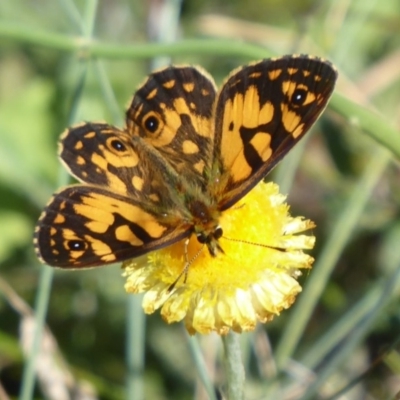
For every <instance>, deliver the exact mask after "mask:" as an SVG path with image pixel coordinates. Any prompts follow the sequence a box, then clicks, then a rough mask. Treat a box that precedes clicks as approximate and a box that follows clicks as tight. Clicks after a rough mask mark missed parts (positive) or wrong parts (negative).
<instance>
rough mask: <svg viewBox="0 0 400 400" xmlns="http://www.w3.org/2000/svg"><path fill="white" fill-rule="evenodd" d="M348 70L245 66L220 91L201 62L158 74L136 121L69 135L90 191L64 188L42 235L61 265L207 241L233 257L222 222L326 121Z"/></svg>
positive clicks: (72, 165)
mask: <svg viewBox="0 0 400 400" xmlns="http://www.w3.org/2000/svg"><path fill="white" fill-rule="evenodd" d="M336 79H337V72H336V70H335V68H334V67H333V66H332V64H331V63H330V62H328V61H326V60H323V59H320V58H316V57H312V56H307V55H299V56H297V55H289V56H284V57H281V58H274V59H264V60H262V61H258V62H254V63H252V64H249V65H246V66H244V67H241V68H238V69H236V70H234V71H233V72H232V73H231V74H230V75H229V76H228V78H227V79H226V80H225V82H224V83H223V85H222V87H221V88H220V90H217V88H216V86H215V83H214V81H213V79H212V77H211V76H209V75H208V73H207V72H205V71H204V70H202V69H201V68H199V67H192V66H169V67H167V68H165V69H162V70H159V71H156V72H153V73H152V74H150V75H149V76H148V78H147V79H146V81H145V82H144V84H143V85H142V86H141V87H139V89H138V90H137V92H136V93H135V95H134V97H133V99H132V101H131V104H130V106H129V108H128V110H127V112H126V126H125V127H124V128H122V129H121V128H117V127H115V126H112V125H109V124H107V123H97V122H93V123H92V122H88V123H82V124H80V125H77V126H74V127H72V128H69V129H67V130H66V131H65V132H64V133H63V134H62V135H61V138H60V141H59V157H60V159H61V161H62V162H63V163H64V164H65V166H66V167H67V168H68V169H69V171H70V173H71V174H72V175H73V176H74V177H75V178H76V179H77V180H78V181H80V182H82V183H81V184H75V185H71V186H67V187H65V188H62V189H61V190H59V191H58V192H56V193H55V194H54V195H53V197H52V198H51V199H50V201H49V203H48V204H47V206H46V207H45V209H44V211H43V212H42V214H41V216H40V218H39V221H38V224H37V227H36V229H35V235H34V245H35V250H36V254H37V256H38V258H39V259H40V260H41V261H42V262H43V263H47V264H49V265H52V266H57V267H62V268H75V269H76V268H84V267H93V266H100V265H105V264H110V263H115V262H119V261H123V260H127V259H131V258H135V257H138V256H140V255H143V254H146V253H149V252H151V251H153V250H156V249H160V248H163V247H166V246H168V245H170V244H172V243H175V242H178V241H180V240H182V239H185V238H189V237H190V236H191V235H195V236H196V237H197V240H198V241H199V242H200V243H202V244H204V246H205V247H206V248H207V249H208V251H209V253H210V254H211V255H212V256H217V255H218V254H221V253H223V248H222V247H221V245H220V242H219V239H220V238H221V237H222V236H223V228H224V227H223V226H221V225H220V223H219V220H220V216H221V215H222V213H223V212H224V210H226V209H228V208H230V207H232V206H233V205H234V204H235V203H236V202H237V201H238V200H239V199H241V198H242V197H243V196H244V195H245V194H246V193H248V192H249V191H250V190H251V189H252V188H253V187H254V186H255V185H256V184H257V183H258V182H259V181H260V180H262V179H263V178H264V177H265V176H266V175H267V174H268V173H269V172H270V171H271V170H272V169H273V168H274V166H275V165H276V164H277V163H278V162H279V161H280V160H281V159H282V158H283V157H284V156H285V155H286V154H287V153H288V152H289V151H290V149H291V148H292V147H293V146H294V145H295V144H296V143H298V141H299V140H300V139H301V138H302V137H303V136H304V135H305V133H306V132H307V131H308V130H309V129H310V127H311V126H312V125H313V124H314V122H315V121H316V119H317V118H318V117H319V116H320V114H321V113H322V111H323V110H324V108H325V107H326V105H327V102H328V100H329V98H330V96H331V94H332V92H333V89H334V86H335V82H336Z"/></svg>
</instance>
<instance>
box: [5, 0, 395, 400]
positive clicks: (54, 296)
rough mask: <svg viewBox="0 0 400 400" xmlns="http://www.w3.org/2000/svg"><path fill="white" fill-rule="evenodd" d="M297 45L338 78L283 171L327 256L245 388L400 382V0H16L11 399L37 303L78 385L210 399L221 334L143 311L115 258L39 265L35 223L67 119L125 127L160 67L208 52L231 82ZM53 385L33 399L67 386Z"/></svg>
mask: <svg viewBox="0 0 400 400" xmlns="http://www.w3.org/2000/svg"><path fill="white" fill-rule="evenodd" d="M164 6H165V7H166V8H165V9H164V12H163V11H162V10H163V8H162V7H164ZM154 15H155V17H154V19H151V16H154ZM152 21H153V22H152ZM154 21H155V22H154ZM162 21H164V22H162ZM157 31H158V32H159V35H158V37H157ZM287 53H310V54H315V55H319V56H325V57H327V58H328V59H330V60H331V61H332V62H334V63H335V64H336V65H337V67H338V69H339V73H340V80H339V83H338V88H337V92H336V93H335V95H334V96H333V99H332V101H331V103H330V106H329V108H328V110H327V111H326V112H325V114H324V116H323V118H321V120H320V121H319V123H318V124H317V126H316V128H315V129H314V130H313V133H312V134H310V135H309V137H308V139H307V140H306V141H305V142H306V143H304V144H303V145H299V146H298V148H296V149H295V150H294V151H293V152H292V153H291V154H290V155H289V156H288V157H287V158H286V159H285V160H284V162H283V163H282V164H281V165H280V166H279V168H277V169H276V171H274V173H273V174H272V175H273V176H270V177H268V179H274V180H277V181H278V182H280V184H281V189H282V191H283V192H284V193H289V203H290V204H291V206H292V212H293V214H294V215H297V214H298V215H304V216H306V217H307V218H310V219H312V220H314V221H316V223H317V225H318V227H317V229H316V230H315V235H316V236H317V248H316V249H315V250H314V251H313V256H314V257H315V258H316V260H317V262H316V264H315V267H314V269H313V270H312V271H311V272H310V273H309V274H307V275H306V276H304V277H302V283H303V284H304V291H303V293H302V294H301V295H300V296H299V299H298V301H297V302H296V304H295V306H294V307H293V308H292V309H290V310H289V311H286V312H284V313H283V314H282V316H280V317H279V318H276V319H275V321H273V322H272V323H270V324H268V325H262V326H259V328H258V329H257V330H256V332H255V333H252V334H244V335H242V338H241V339H242V345H243V358H244V363H245V367H246V375H247V381H246V395H247V397H246V398H248V399H266V398H271V399H277V398H279V399H289V398H291V399H300V398H311V399H313V398H324V399H325V398H334V397H335V395H336V394H337V393H339V392H340V391H341V390H343V392H344V393H345V394H344V396H347V397H344V398H348V399H356V400H357V399H363V398H366V397H368V398H371V399H392V398H394V396H395V394H396V393H398V392H399V391H400V378H399V371H400V358H399V353H398V351H399V345H398V339H399V332H400V313H399V289H400V286H399V271H400V269H399V266H400V250H399V245H398V243H399V241H400V223H399V218H398V216H399V210H400V208H399V202H400V179H399V178H400V174H399V168H398V164H397V161H395V160H396V159H398V157H400V133H399V130H398V125H399V123H400V121H399V118H398V115H399V114H400V106H399V104H400V68H399V65H400V3H399V2H398V1H397V0H387V1H385V2H383V1H381V2H378V1H375V0H374V1H373V0H366V1H362V0H356V1H347V0H339V1H335V0H329V1H325V2H319V1H311V0H309V1H308V0H304V1H302V0H295V1H288V0H285V1H276V0H255V1H251V2H250V1H249V2H247V1H246V2H245V1H238V0H235V1H230V2H225V1H222V0H218V1H211V0H206V1H199V0H187V1H183V2H182V3H181V2H179V1H177V0H170V1H138V0H130V1H129V0H118V1H107V0H99V1H95V0H59V1H53V0H36V1H30V0H2V1H1V2H0V293H1V294H2V295H3V296H1V297H0V383H1V386H0V398H1V394H2V392H1V390H4V392H6V393H8V395H9V396H10V397H11V398H16V397H17V396H18V394H21V398H26V399H28V398H31V397H30V390H31V387H32V386H30V384H31V383H32V382H31V381H30V379H31V377H32V376H33V375H32V371H33V370H32V368H31V367H32V364H31V359H29V358H25V356H24V355H23V353H22V350H21V347H23V346H25V347H26V346H28V345H29V343H28V342H29V340H32V339H34V338H35V335H34V333H33V331H29V330H27V326H28V323H29V315H30V311H29V308H28V305H30V306H31V307H33V308H35V307H36V308H37V311H38V313H39V318H41V317H42V318H44V316H45V315H46V321H47V324H48V328H49V329H50V331H51V332H52V334H53V335H54V338H55V340H56V341H57V343H58V346H59V347H58V348H52V351H51V352H50V353H51V355H52V357H54V359H55V360H56V361H57V365H59V367H60V370H61V371H63V374H64V375H63V376H64V378H65V377H66V376H67V375H66V374H68V373H70V374H71V376H72V377H73V378H72V379H71V382H72V383H70V392H71V393H72V392H73V391H74V390H76V385H77V381H78V380H79V381H85V382H90V385H91V387H92V390H93V391H94V392H95V393H97V394H96V395H94V396H97V397H98V398H101V399H122V398H125V396H127V394H126V392H127V393H128V394H129V398H131V399H135V398H136V399H140V398H142V390H143V393H144V394H143V398H146V399H172V398H173V399H191V398H196V399H202V398H208V397H207V395H206V394H204V389H203V386H202V383H201V378H200V377H201V376H202V372H204V371H206V373H207V374H208V375H209V377H210V379H211V380H213V381H214V382H215V384H216V387H218V388H222V389H223V385H224V371H223V368H222V366H221V361H220V359H221V358H220V355H221V345H220V341H219V339H218V338H216V337H214V336H213V335H211V336H209V337H205V338H198V339H199V340H193V339H190V340H189V339H188V338H187V336H186V335H185V334H184V332H183V329H182V327H180V326H179V325H175V326H165V324H164V323H163V322H162V321H161V319H160V317H159V316H158V315H153V316H150V317H146V320H144V318H143V317H142V312H141V311H140V306H139V307H138V304H139V303H140V299H139V296H137V298H136V297H135V298H134V297H133V296H127V295H126V294H125V293H124V290H123V279H122V278H121V270H120V268H119V267H118V266H115V267H108V268H102V269H95V270H90V271H84V272H79V273H77V272H65V271H58V270H57V271H54V270H53V269H50V268H48V267H45V266H42V265H39V263H38V261H37V260H36V258H35V255H34V252H33V247H32V233H33V230H34V226H35V223H36V220H37V218H38V216H39V214H40V211H41V210H42V208H43V206H44V205H45V204H46V202H47V201H48V199H49V198H50V196H51V194H52V193H53V191H55V190H56V189H57V188H58V187H59V186H61V185H65V184H67V183H68V182H69V178H68V176H67V173H66V172H65V171H64V169H63V167H62V166H61V165H60V163H59V162H58V160H57V157H56V143H57V140H58V137H59V135H60V133H61V132H62V131H63V130H64V129H65V128H66V127H67V126H68V125H70V124H72V123H76V122H78V121H81V120H106V121H108V122H111V123H116V124H121V123H122V122H121V121H123V110H124V107H125V105H126V104H127V102H128V100H129V98H130V97H131V96H132V94H133V93H134V91H135V88H136V87H137V86H138V85H139V84H140V82H141V81H142V80H143V79H144V77H145V76H146V74H147V73H148V71H149V69H151V68H154V67H156V66H158V65H162V63H163V62H173V63H194V64H199V65H201V66H203V67H204V68H206V69H207V70H208V71H209V72H210V73H211V74H212V75H213V76H214V77H215V79H216V81H217V82H219V83H220V82H221V81H222V80H223V78H224V77H225V76H226V75H227V74H228V73H229V72H230V70H232V69H233V68H235V67H237V66H239V65H241V64H243V63H246V62H249V61H252V60H254V59H260V58H263V57H269V56H273V55H281V54H287ZM162 57H164V58H162ZM165 57H166V58H165ZM46 287H47V288H48V290H47V289H46ZM47 296H49V297H48V299H47ZM47 303H48V310H47V311H46V308H47V306H46V305H47ZM21 328H23V329H22V332H23V333H24V334H23V335H21V334H20V332H21ZM269 345H271V349H269V347H268V346H269ZM28 348H30V346H28ZM196 349H197V350H196ZM199 349H200V350H201V349H202V351H203V356H204V357H205V359H206V362H207V365H208V368H206V369H204V368H202V367H201V365H199V363H198V362H197V361H196V357H195V356H194V355H195V354H198V353H196V351H198V350H199ZM38 354H39V360H40V354H42V351H38ZM25 355H26V353H25ZM61 359H63V360H64V362H65V363H61V361H60V360H61ZM143 360H145V361H143ZM200 364H201V363H200ZM211 366H212V367H211ZM50 372H51V371H49V375H51V374H50ZM44 381H45V380H40V379H39V383H41V386H40V385H37V386H36V389H35V392H34V396H35V398H57V397H51V396H50V395H49V393H48V391H46V384H45V383H44ZM60 382H63V380H62V379H60V380H59V381H58V380H57V379H56V378H54V383H55V384H60V385H61V386H62V385H63V383H60ZM86 385H87V384H86ZM296 390H297V391H296ZM294 393H295V394H294ZM202 396H203V397H202ZM290 396H292V397H290ZM70 398H74V397H73V396H72V394H71V397H70ZM94 398H95V397H94Z"/></svg>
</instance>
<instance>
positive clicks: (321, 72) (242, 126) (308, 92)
mask: <svg viewBox="0 0 400 400" xmlns="http://www.w3.org/2000/svg"><path fill="white" fill-rule="evenodd" d="M336 75H337V74H336V71H335V69H334V68H333V67H332V65H331V64H330V63H329V62H327V61H324V60H321V59H317V58H311V57H308V56H298V57H292V56H288V57H283V58H279V59H272V60H263V61H261V62H258V63H254V64H252V65H249V66H246V67H244V68H241V69H239V70H238V71H234V72H233V73H232V74H231V76H230V77H229V78H228V80H227V81H226V83H225V84H224V85H223V87H222V89H221V92H220V93H219V96H218V100H217V105H216V118H215V147H214V168H217V169H219V170H220V172H219V173H218V174H219V175H222V176H224V175H228V176H229V178H227V179H225V180H223V184H224V185H225V186H224V188H223V196H222V197H221V199H220V206H221V210H223V209H226V208H229V207H230V206H231V205H232V204H234V203H235V202H236V201H237V200H239V199H240V198H241V197H243V196H244V195H245V194H246V193H247V192H248V191H249V190H250V189H251V188H252V187H254V186H255V185H256V184H257V182H259V181H260V180H261V179H262V178H263V177H264V176H265V175H266V174H267V173H268V172H269V171H270V170H271V169H272V168H273V167H274V166H275V165H276V164H277V163H278V162H279V161H280V160H281V158H282V157H283V156H284V155H285V154H286V153H287V152H288V151H289V150H290V149H291V148H292V147H293V146H294V145H295V144H296V143H297V142H298V141H299V140H300V139H301V138H302V137H303V136H304V134H305V133H306V132H307V131H308V129H309V128H310V127H311V126H312V124H313V123H314V122H315V120H316V119H317V118H318V117H319V115H320V114H321V112H322V111H323V110H324V108H325V106H326V103H327V101H328V99H329V97H330V95H331V93H332V91H333V88H334V84H335V81H336ZM219 190H221V189H219Z"/></svg>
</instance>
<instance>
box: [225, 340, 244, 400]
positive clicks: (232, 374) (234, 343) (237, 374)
mask: <svg viewBox="0 0 400 400" xmlns="http://www.w3.org/2000/svg"><path fill="white" fill-rule="evenodd" d="M222 343H223V345H224V351H225V360H224V361H225V373H226V377H227V383H228V399H229V400H243V399H244V380H245V374H244V368H243V362H242V356H241V351H240V343H239V335H238V334H237V333H233V332H230V333H228V334H227V335H226V336H222Z"/></svg>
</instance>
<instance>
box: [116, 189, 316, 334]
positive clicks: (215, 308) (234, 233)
mask: <svg viewBox="0 0 400 400" xmlns="http://www.w3.org/2000/svg"><path fill="white" fill-rule="evenodd" d="M285 199H286V198H285V196H283V195H282V194H280V193H279V188H278V186H277V185H276V184H274V183H260V184H258V185H257V187H255V188H254V189H253V190H251V191H250V192H249V194H247V195H246V196H245V197H243V199H241V200H240V201H239V202H238V203H237V204H236V205H235V206H233V207H232V208H230V209H229V210H226V211H224V212H223V214H222V217H221V219H220V225H221V227H222V228H223V232H224V235H223V237H222V238H221V239H220V244H221V247H222V248H223V250H224V252H225V254H221V253H220V254H218V255H217V256H216V257H212V256H211V255H210V254H209V252H208V251H207V249H206V248H205V247H204V246H203V245H201V244H200V243H199V242H198V241H197V238H196V237H195V236H194V235H192V237H191V238H190V241H189V244H188V246H187V258H188V259H189V260H191V259H192V257H194V255H197V256H196V257H195V258H194V259H193V261H192V262H191V264H190V266H189V268H188V271H187V275H186V282H185V274H184V275H183V276H182V277H181V279H179V281H178V282H177V283H176V285H174V286H173V287H172V289H171V285H173V283H174V282H175V281H176V279H177V278H178V276H179V275H180V274H181V273H182V270H183V268H184V266H185V262H186V261H185V260H186V257H185V243H184V241H181V242H178V243H176V244H174V245H172V246H169V247H167V248H164V249H161V250H157V251H155V252H152V253H150V254H149V255H147V256H146V257H145V258H142V259H141V260H140V261H138V259H135V260H130V261H128V262H125V263H124V265H123V266H124V268H125V272H124V275H125V276H126V277H127V281H126V284H125V290H126V291H127V292H128V293H141V292H146V293H145V295H144V299H143V308H144V311H145V312H146V313H147V314H151V313H153V312H154V311H155V310H157V309H158V308H160V307H161V315H162V317H163V318H164V320H165V321H167V322H168V323H172V322H176V321H181V320H182V319H184V321H185V325H186V329H187V330H188V332H189V333H190V334H194V333H196V332H199V333H202V334H206V333H210V332H212V331H215V332H217V333H218V334H221V335H223V334H226V333H228V331H229V330H230V329H232V330H233V331H235V332H242V331H250V330H253V329H254V328H255V326H256V323H257V321H261V322H267V321H270V320H272V319H273V317H274V316H275V315H279V313H280V311H281V310H283V309H286V308H288V307H290V305H291V304H292V303H293V302H294V300H295V297H296V295H297V294H298V293H299V292H300V291H301V286H300V285H299V283H298V282H297V280H296V278H297V277H298V276H299V275H301V272H300V269H301V268H311V265H312V263H313V261H314V259H313V258H312V257H311V256H309V255H307V254H305V253H303V249H312V248H313V246H314V242H315V237H314V236H307V235H299V234H298V233H300V232H303V231H306V230H308V229H311V228H313V227H314V226H315V225H314V223H313V222H312V221H310V220H305V219H303V218H302V217H296V218H293V217H291V216H290V215H289V206H288V205H287V204H286V203H285ZM202 247H204V248H203V250H202V251H200V252H199V250H200V249H201V248H202Z"/></svg>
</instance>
